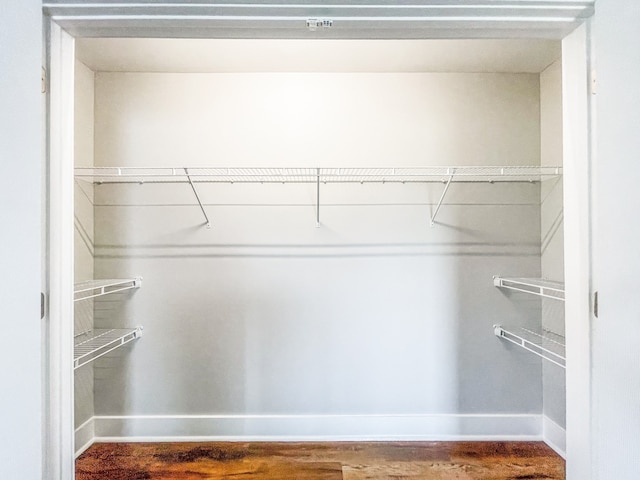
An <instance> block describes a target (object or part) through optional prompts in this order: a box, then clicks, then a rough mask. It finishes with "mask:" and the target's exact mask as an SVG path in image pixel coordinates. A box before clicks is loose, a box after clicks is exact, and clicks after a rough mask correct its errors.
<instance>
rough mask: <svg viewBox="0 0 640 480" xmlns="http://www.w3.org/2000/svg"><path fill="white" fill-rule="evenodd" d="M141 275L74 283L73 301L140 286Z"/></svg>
mask: <svg viewBox="0 0 640 480" xmlns="http://www.w3.org/2000/svg"><path fill="white" fill-rule="evenodd" d="M141 285H142V277H136V278H122V279H102V280H89V281H87V282H81V283H76V284H75V285H74V288H73V297H74V298H73V301H74V302H79V301H81V300H88V299H90V298H95V297H101V296H103V295H109V294H113V293H118V292H123V291H125V290H131V289H134V288H140V286H141Z"/></svg>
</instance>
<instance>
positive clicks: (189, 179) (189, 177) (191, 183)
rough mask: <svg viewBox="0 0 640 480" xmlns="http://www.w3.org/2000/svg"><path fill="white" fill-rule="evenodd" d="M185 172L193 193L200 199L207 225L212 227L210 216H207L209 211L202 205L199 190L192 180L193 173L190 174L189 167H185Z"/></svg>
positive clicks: (199, 202) (199, 203)
mask: <svg viewBox="0 0 640 480" xmlns="http://www.w3.org/2000/svg"><path fill="white" fill-rule="evenodd" d="M184 173H185V175H186V176H187V180H188V181H189V185H191V189H192V190H193V194H194V195H195V196H196V200H197V201H198V205H200V210H202V215H204V219H205V225H206V226H207V228H211V222H210V221H209V217H208V216H207V212H206V211H205V209H204V207H203V206H202V202H201V201H200V196H199V195H198V191H197V190H196V187H195V185H194V184H193V180H191V175H189V170H188V169H187V168H185V169H184Z"/></svg>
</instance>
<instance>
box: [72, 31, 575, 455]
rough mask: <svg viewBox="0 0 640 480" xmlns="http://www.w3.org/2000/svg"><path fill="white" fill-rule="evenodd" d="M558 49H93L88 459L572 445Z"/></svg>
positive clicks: (81, 285)
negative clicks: (166, 452) (467, 442)
mask: <svg viewBox="0 0 640 480" xmlns="http://www.w3.org/2000/svg"><path fill="white" fill-rule="evenodd" d="M560 56H561V49H560V43H559V42H558V41H550V40H535V41H531V40H474V41H462V40H419V41H417V40H402V41H392V40H376V41H372V40H366V41H362V40H326V41H324V40H311V41H305V40H168V39H164V40H159V39H100V38H94V39H90V38H86V39H78V40H77V43H76V70H75V166H76V168H75V283H76V288H75V292H76V293H75V295H76V298H75V299H74V300H75V320H74V326H75V335H76V337H75V344H76V351H75V357H74V368H75V428H76V450H77V451H78V452H80V451H82V449H83V448H85V447H87V446H88V445H90V444H91V443H92V442H94V441H100V440H105V439H109V440H114V439H119V440H134V439H141V438H144V439H147V440H153V439H177V440H180V439H184V440H190V439H195V438H199V439H202V438H212V439H214V438H215V439H262V440H264V439H281V440H288V439H316V440H318V439H320V440H321V439H331V440H335V439H370V440H376V439H394V438H397V439H432V440H439V439H440V440H446V439H474V438H482V439H514V440H517V439H544V440H545V441H547V442H548V443H549V444H550V445H552V446H553V447H554V448H555V449H556V450H557V451H559V452H562V451H563V450H564V445H563V443H564V428H565V397H564V395H565V377H564V302H563V296H564V293H563V284H562V282H563V278H564V272H563V268H564V267H563V231H562V229H563V222H562V220H563V216H562V215H563V214H562V212H563V208H562V205H563V202H562V195H563V194H562V149H563V146H562V64H561V58H560Z"/></svg>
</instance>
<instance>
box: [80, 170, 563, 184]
mask: <svg viewBox="0 0 640 480" xmlns="http://www.w3.org/2000/svg"><path fill="white" fill-rule="evenodd" d="M559 175H562V167H541V166H523V167H511V166H488V167H464V166H462V167H407V168H202V167H198V168H189V167H167V168H162V167H152V168H139V167H99V168H84V167H82V168H76V169H75V176H76V178H78V179H83V180H87V181H90V182H93V183H96V184H109V183H190V181H191V182H193V183H316V182H318V181H319V182H321V183H431V182H447V181H448V180H449V179H451V181H452V182H537V181H540V180H543V179H545V178H552V177H557V176H559Z"/></svg>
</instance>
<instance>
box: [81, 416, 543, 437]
mask: <svg viewBox="0 0 640 480" xmlns="http://www.w3.org/2000/svg"><path fill="white" fill-rule="evenodd" d="M93 421H94V428H95V441H97V442H105V441H129V442H134V441H349V440H352V441H367V440H368V441H400V440H407V441H411V440H413V441H418V440H423V441H438V440H440V441H446V440H449V441H454V440H505V441H518V440H542V438H543V436H542V417H541V415H141V416H137V415H135V416H96V417H93Z"/></svg>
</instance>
